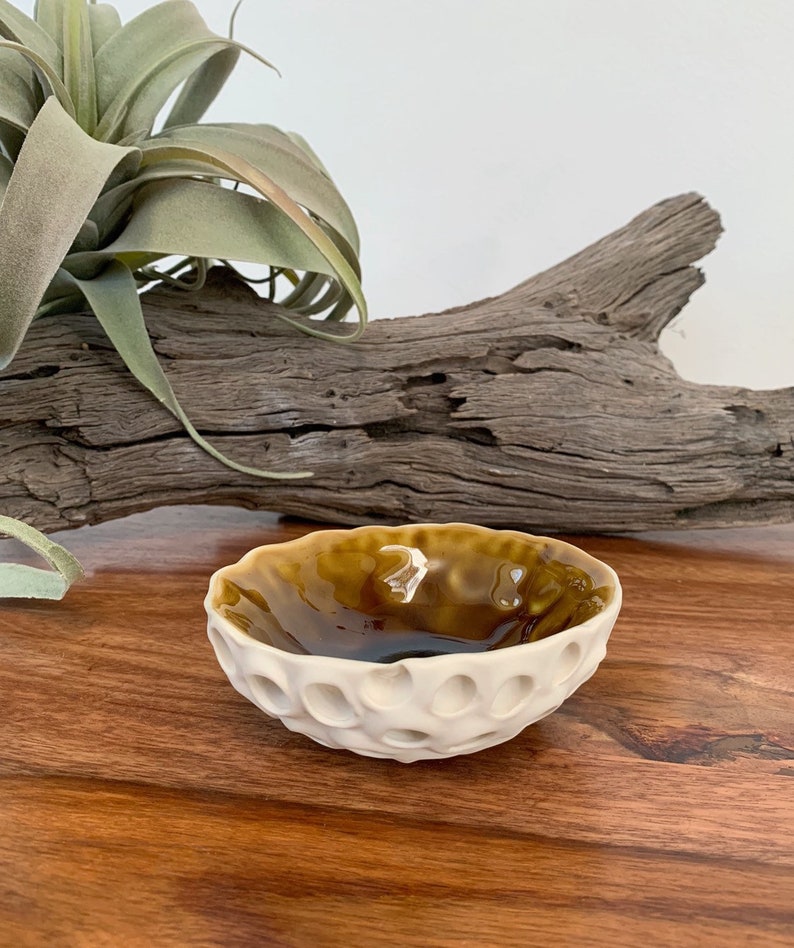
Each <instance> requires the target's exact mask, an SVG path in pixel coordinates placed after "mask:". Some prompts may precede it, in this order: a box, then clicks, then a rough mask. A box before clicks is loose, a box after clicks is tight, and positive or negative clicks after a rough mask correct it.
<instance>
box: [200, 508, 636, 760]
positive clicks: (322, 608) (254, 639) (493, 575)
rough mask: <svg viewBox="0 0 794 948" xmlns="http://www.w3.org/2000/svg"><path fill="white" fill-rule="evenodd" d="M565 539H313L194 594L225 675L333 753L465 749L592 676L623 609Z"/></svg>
mask: <svg viewBox="0 0 794 948" xmlns="http://www.w3.org/2000/svg"><path fill="white" fill-rule="evenodd" d="M620 599H621V592H620V584H619V582H618V579H617V576H616V575H615V573H614V572H613V571H612V570H611V569H610V568H609V567H608V566H606V565H605V564H603V563H601V562H599V561H598V560H596V559H594V558H593V557H591V556H589V555H588V554H587V553H585V552H583V551H582V550H579V549H578V548H576V547H573V546H571V545H570V544H567V543H564V542H562V541H559V540H556V539H548V538H544V537H532V536H529V535H527V534H522V533H518V532H515V531H508V530H504V531H498V530H489V529H487V528H484V527H477V526H473V525H469V524H438V525H434V524H423V525H410V526H403V527H383V526H373V527H360V528H357V529H354V530H325V531H317V532H315V533H312V534H309V535H307V536H305V537H302V538H300V539H298V540H293V541H290V542H288V543H281V544H273V545H271V546H265V547H260V548H258V549H256V550H252V551H251V552H250V553H249V554H247V555H246V556H244V557H243V559H242V560H240V562H239V563H237V564H235V565H233V566H229V567H225V568H224V569H222V570H219V571H218V573H216V574H215V576H214V577H213V579H212V581H211V584H210V590H209V593H208V595H207V599H206V601H205V607H206V610H207V613H208V616H209V627H208V631H209V636H210V640H211V642H212V644H213V647H214V648H215V651H216V655H217V656H218V660H219V662H220V664H221V667H222V668H223V670H224V672H226V674H227V676H228V677H229V679H230V681H231V682H232V684H233V685H234V687H235V688H237V690H238V691H240V692H241V693H242V694H244V695H245V696H246V697H248V698H249V699H250V700H251V701H253V702H254V703H255V704H257V705H258V706H259V707H260V708H262V710H264V711H266V712H267V713H268V714H271V715H274V716H277V717H280V718H281V719H282V720H283V721H284V723H285V724H286V725H287V726H288V727H290V728H291V729H293V730H297V731H301V732H302V733H304V734H307V735H308V736H310V737H312V738H314V739H315V740H317V741H319V742H320V743H323V744H325V745H326V746H329V747H345V748H348V749H350V750H354V751H356V752H358V753H361V754H369V755H370V756H374V757H383V756H386V757H393V758H396V759H398V760H403V761H410V760H416V759H419V758H429V757H445V756H451V755H452V754H458V753H470V752H473V751H475V750H480V749H482V748H483V747H488V746H491V745H493V744H496V743H499V742H501V741H503V740H507V739H508V738H510V737H512V736H514V735H515V734H516V733H518V732H519V731H520V730H522V729H523V727H525V726H526V725H527V724H529V723H531V722H532V721H534V720H537V719H538V718H540V717H542V716H544V715H545V714H547V713H550V712H551V710H553V709H555V708H556V707H558V706H559V704H560V703H561V702H562V701H564V700H565V698H566V697H568V695H569V694H571V693H572V692H573V691H574V690H575V689H576V688H577V687H578V686H579V685H580V684H581V683H582V682H583V681H585V680H586V679H587V678H589V677H590V675H592V674H593V672H594V671H595V669H596V667H597V666H598V663H599V662H600V661H601V659H602V658H603V656H604V654H605V646H606V640H607V638H608V637H609V634H610V631H611V629H612V626H613V624H614V622H615V619H616V617H617V614H618V611H619V608H620Z"/></svg>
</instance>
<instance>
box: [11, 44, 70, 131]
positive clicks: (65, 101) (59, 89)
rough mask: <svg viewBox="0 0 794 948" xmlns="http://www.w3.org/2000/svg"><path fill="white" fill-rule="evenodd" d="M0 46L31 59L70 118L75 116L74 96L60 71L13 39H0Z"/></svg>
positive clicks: (31, 62)
mask: <svg viewBox="0 0 794 948" xmlns="http://www.w3.org/2000/svg"><path fill="white" fill-rule="evenodd" d="M0 47H2V48H5V49H13V50H14V51H15V52H18V53H21V54H22V55H23V56H24V57H25V59H27V60H29V61H30V64H31V65H32V66H33V68H34V69H35V71H36V74H37V75H38V76H39V78H40V79H41V80H42V82H43V83H44V85H45V86H48V87H49V88H50V90H51V91H52V93H53V95H55V96H56V97H57V99H58V101H59V102H60V104H61V107H62V108H63V109H64V111H65V112H66V113H67V114H68V115H69V117H70V118H74V117H75V112H74V104H73V103H72V98H71V96H70V95H69V92H68V91H67V89H66V86H65V85H64V84H63V82H62V81H61V78H60V76H59V75H58V73H57V72H56V71H55V70H54V69H53V67H52V66H51V65H50V63H49V62H47V60H46V59H45V58H44V57H43V56H41V55H39V53H37V52H35V51H34V50H32V49H31V48H30V47H28V46H23V45H22V44H21V43H15V42H12V41H11V40H0Z"/></svg>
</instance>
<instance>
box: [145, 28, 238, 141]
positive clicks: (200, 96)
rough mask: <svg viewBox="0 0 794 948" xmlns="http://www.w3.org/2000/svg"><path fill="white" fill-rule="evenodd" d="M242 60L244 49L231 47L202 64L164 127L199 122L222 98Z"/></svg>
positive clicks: (178, 98)
mask: <svg viewBox="0 0 794 948" xmlns="http://www.w3.org/2000/svg"><path fill="white" fill-rule="evenodd" d="M239 59H240V50H239V49H238V48H237V47H235V46H230V47H228V48H227V49H222V50H221V51H220V52H218V53H215V54H214V55H213V56H210V58H209V59H208V60H207V61H206V62H205V63H202V65H201V66H199V68H198V69H196V71H195V72H194V73H193V75H192V76H190V78H189V79H188V80H187V81H186V82H185V84H184V86H183V87H182V90H181V92H180V93H179V96H178V97H177V100H176V102H175V103H174V107H173V108H172V109H171V111H170V112H169V114H168V118H167V119H166V120H165V125H164V127H165V128H170V127H171V126H174V125H192V124H193V123H195V122H198V121H199V120H200V119H201V118H202V117H203V116H204V114H205V112H206V111H207V109H208V108H209V107H210V106H211V105H212V103H213V102H214V101H215V99H216V98H217V97H218V94H219V93H220V91H221V89H223V87H224V85H225V84H226V80H227V79H228V78H229V76H230V75H231V74H232V72H233V70H234V67H235V66H236V65H237V62H238V60H239Z"/></svg>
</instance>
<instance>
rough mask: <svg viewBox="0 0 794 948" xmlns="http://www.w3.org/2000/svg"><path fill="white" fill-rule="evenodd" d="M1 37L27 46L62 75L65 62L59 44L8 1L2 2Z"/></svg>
mask: <svg viewBox="0 0 794 948" xmlns="http://www.w3.org/2000/svg"><path fill="white" fill-rule="evenodd" d="M0 36H3V37H4V38H5V39H8V40H13V41H14V42H15V43H20V44H22V45H24V46H27V47H28V49H30V50H32V51H33V52H34V53H36V54H37V55H38V56H39V57H41V58H42V59H44V60H45V61H46V62H48V63H50V64H51V65H52V68H53V69H54V70H55V72H56V73H57V74H58V75H60V74H61V72H62V70H63V60H62V58H61V51H60V49H59V48H58V44H57V43H56V42H55V40H53V38H52V37H51V36H50V35H49V33H47V32H46V30H43V29H42V28H41V27H40V26H39V24H38V23H36V21H35V20H31V18H30V17H29V16H26V15H25V14H24V13H22V12H21V11H20V10H17V8H16V7H15V6H14V4H13V3H9V2H8V0H0Z"/></svg>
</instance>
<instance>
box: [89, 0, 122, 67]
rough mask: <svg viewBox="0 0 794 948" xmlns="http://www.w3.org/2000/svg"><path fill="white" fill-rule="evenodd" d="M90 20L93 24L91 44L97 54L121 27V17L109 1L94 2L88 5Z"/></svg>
mask: <svg viewBox="0 0 794 948" xmlns="http://www.w3.org/2000/svg"><path fill="white" fill-rule="evenodd" d="M88 22H89V23H90V24H91V45H92V46H93V49H94V56H96V54H97V52H98V51H99V50H100V49H101V48H102V47H103V46H104V44H105V43H107V41H108V40H109V39H110V38H111V37H112V36H114V35H115V34H116V33H118V31H119V30H120V29H121V17H120V16H119V15H118V12H117V10H116V8H115V7H112V6H111V5H110V4H109V3H92V4H90V5H89V7H88Z"/></svg>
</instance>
